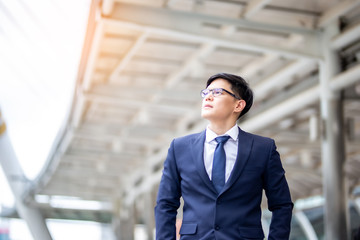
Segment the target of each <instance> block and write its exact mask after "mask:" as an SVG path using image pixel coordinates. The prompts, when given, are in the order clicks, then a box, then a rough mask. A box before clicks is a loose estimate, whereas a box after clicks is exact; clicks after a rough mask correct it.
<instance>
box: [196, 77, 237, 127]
mask: <svg viewBox="0 0 360 240" xmlns="http://www.w3.org/2000/svg"><path fill="white" fill-rule="evenodd" d="M214 88H223V89H226V90H227V91H229V92H231V93H233V92H232V90H231V84H230V83H229V82H228V81H226V80H224V79H222V78H219V79H216V80H214V81H213V82H212V83H211V84H210V85H209V86H208V87H207V89H209V90H211V89H214ZM239 101H240V100H237V99H236V98H234V97H233V96H231V95H230V94H228V93H227V92H225V91H223V93H222V94H221V95H220V96H216V97H214V96H213V94H212V93H209V94H208V95H207V96H205V97H204V98H203V101H202V108H201V116H202V117H203V118H205V119H207V120H209V121H216V122H221V121H224V122H225V121H229V120H230V119H233V118H235V120H236V119H237V115H238V114H237V113H236V112H235V109H236V107H237V105H238V102H239Z"/></svg>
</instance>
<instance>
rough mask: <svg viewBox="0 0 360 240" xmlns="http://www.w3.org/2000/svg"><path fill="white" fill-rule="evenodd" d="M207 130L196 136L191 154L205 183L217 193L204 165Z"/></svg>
mask: <svg viewBox="0 0 360 240" xmlns="http://www.w3.org/2000/svg"><path fill="white" fill-rule="evenodd" d="M205 131H206V130H204V131H202V132H201V133H200V134H199V135H198V136H197V137H196V138H194V139H193V141H192V142H191V146H190V147H191V155H192V157H193V160H194V162H195V166H196V168H197V170H198V172H199V175H200V177H201V178H202V180H203V181H204V183H205V184H206V185H207V186H208V187H209V188H210V189H212V191H214V192H215V193H216V189H215V187H214V186H213V184H212V183H211V181H210V178H209V176H208V174H207V172H206V169H205V166H204V142H205Z"/></svg>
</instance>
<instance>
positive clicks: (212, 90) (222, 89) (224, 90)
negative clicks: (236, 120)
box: [200, 88, 241, 100]
mask: <svg viewBox="0 0 360 240" xmlns="http://www.w3.org/2000/svg"><path fill="white" fill-rule="evenodd" d="M219 89H220V90H221V91H220V95H221V94H222V93H223V92H227V93H228V94H229V95H231V96H233V97H234V98H236V99H237V100H241V98H239V97H238V96H236V95H235V94H233V93H232V92H229V91H228V90H226V89H224V88H213V89H208V88H205V89H203V90H201V91H200V96H201V97H202V98H205V97H206V96H207V95H209V94H210V93H211V94H212V95H213V96H214V97H218V96H220V95H216V96H215V95H214V90H219ZM204 91H209V92H208V93H207V94H206V95H204V96H203V92H204Z"/></svg>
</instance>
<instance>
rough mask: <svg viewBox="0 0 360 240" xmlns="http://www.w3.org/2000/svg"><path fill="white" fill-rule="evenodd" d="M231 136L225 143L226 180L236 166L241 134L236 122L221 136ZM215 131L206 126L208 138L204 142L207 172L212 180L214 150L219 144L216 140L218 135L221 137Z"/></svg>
mask: <svg viewBox="0 0 360 240" xmlns="http://www.w3.org/2000/svg"><path fill="white" fill-rule="evenodd" d="M225 135H227V136H230V138H229V140H227V142H226V143H225V145H224V150H225V154H226V165H225V182H227V180H228V179H229V177H230V174H231V172H232V170H233V168H234V165H235V161H236V157H237V152H238V141H239V140H238V136H239V128H238V126H237V125H236V124H235V126H234V127H232V128H231V129H229V131H227V132H226V133H225V134H223V135H219V136H225ZM219 136H218V135H216V133H214V132H213V131H212V130H211V129H210V128H209V126H208V127H207V128H206V138H205V143H204V165H205V169H206V172H207V174H208V175H209V178H210V180H211V177H212V176H211V174H212V166H213V160H214V152H215V148H216V145H217V142H216V140H215V138H216V137H219Z"/></svg>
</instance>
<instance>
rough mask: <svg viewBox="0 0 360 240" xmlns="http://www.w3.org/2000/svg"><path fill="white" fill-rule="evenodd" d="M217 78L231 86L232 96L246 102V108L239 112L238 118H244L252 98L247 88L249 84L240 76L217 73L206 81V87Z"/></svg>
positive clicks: (249, 89)
mask: <svg viewBox="0 0 360 240" xmlns="http://www.w3.org/2000/svg"><path fill="white" fill-rule="evenodd" d="M219 78H221V79H224V80H226V81H228V82H229V83H230V84H231V90H232V91H233V92H234V94H235V95H236V96H237V97H240V98H241V99H243V100H244V101H245V102H246V106H245V108H244V109H243V110H242V111H241V113H240V116H239V118H240V117H242V116H244V115H245V113H247V112H248V111H249V110H250V108H251V106H252V104H253V98H254V96H253V91H252V90H251V88H250V87H249V84H248V83H247V82H246V81H245V80H244V79H243V78H242V77H240V76H237V75H234V74H230V73H217V74H215V75H213V76H211V77H210V78H209V79H208V80H207V83H206V87H208V86H209V85H210V84H211V83H212V82H213V81H215V80H216V79H219Z"/></svg>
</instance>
